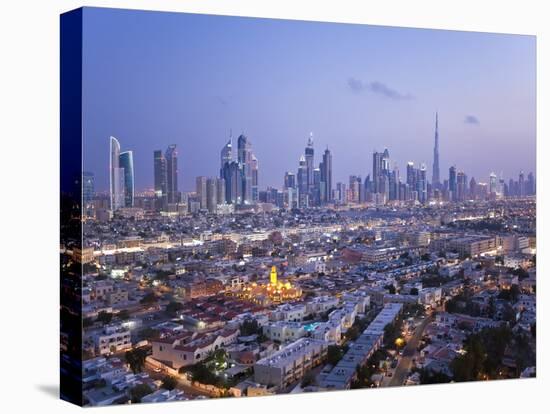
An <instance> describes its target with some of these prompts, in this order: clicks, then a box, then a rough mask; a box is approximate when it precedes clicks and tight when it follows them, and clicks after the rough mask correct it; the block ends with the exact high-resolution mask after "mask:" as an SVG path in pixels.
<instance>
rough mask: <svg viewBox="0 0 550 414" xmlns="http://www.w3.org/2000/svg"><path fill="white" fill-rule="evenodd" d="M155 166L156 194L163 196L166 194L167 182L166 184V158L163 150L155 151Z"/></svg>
mask: <svg viewBox="0 0 550 414" xmlns="http://www.w3.org/2000/svg"><path fill="white" fill-rule="evenodd" d="M153 163H154V165H153V167H154V181H155V196H157V197H159V198H162V197H163V196H166V190H167V184H166V179H167V177H166V158H164V154H163V153H162V151H161V150H156V151H154V152H153Z"/></svg>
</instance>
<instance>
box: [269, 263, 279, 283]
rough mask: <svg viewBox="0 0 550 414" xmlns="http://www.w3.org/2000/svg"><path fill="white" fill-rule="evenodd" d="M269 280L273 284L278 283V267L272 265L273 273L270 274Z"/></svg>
mask: <svg viewBox="0 0 550 414" xmlns="http://www.w3.org/2000/svg"><path fill="white" fill-rule="evenodd" d="M269 281H270V282H271V284H272V285H277V267H276V266H271V274H270V275H269Z"/></svg>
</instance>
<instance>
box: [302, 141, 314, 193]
mask: <svg viewBox="0 0 550 414" xmlns="http://www.w3.org/2000/svg"><path fill="white" fill-rule="evenodd" d="M304 157H305V161H306V182H307V189H306V191H307V192H308V193H311V191H312V190H313V186H314V182H313V181H314V180H313V170H314V168H315V167H314V158H315V151H314V149H313V133H310V134H309V138H308V140H307V146H306V149H305V152H304Z"/></svg>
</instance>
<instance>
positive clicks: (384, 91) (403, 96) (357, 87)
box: [348, 78, 414, 100]
mask: <svg viewBox="0 0 550 414" xmlns="http://www.w3.org/2000/svg"><path fill="white" fill-rule="evenodd" d="M348 86H349V88H350V89H351V91H352V92H354V93H362V92H364V91H367V92H372V93H375V94H378V95H382V96H384V97H386V98H389V99H394V100H407V99H414V96H413V95H411V94H410V93H401V92H399V91H396V90H395V89H392V88H390V87H389V86H388V85H386V84H385V83H382V82H380V81H373V82H364V81H362V80H361V79H357V78H349V79H348Z"/></svg>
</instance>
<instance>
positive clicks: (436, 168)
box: [432, 112, 441, 188]
mask: <svg viewBox="0 0 550 414" xmlns="http://www.w3.org/2000/svg"><path fill="white" fill-rule="evenodd" d="M437 118H438V117H437V112H436V113H435V143H434V163H433V171H432V186H433V187H434V188H439V187H440V185H441V183H440V181H439V131H438V119H437Z"/></svg>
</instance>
